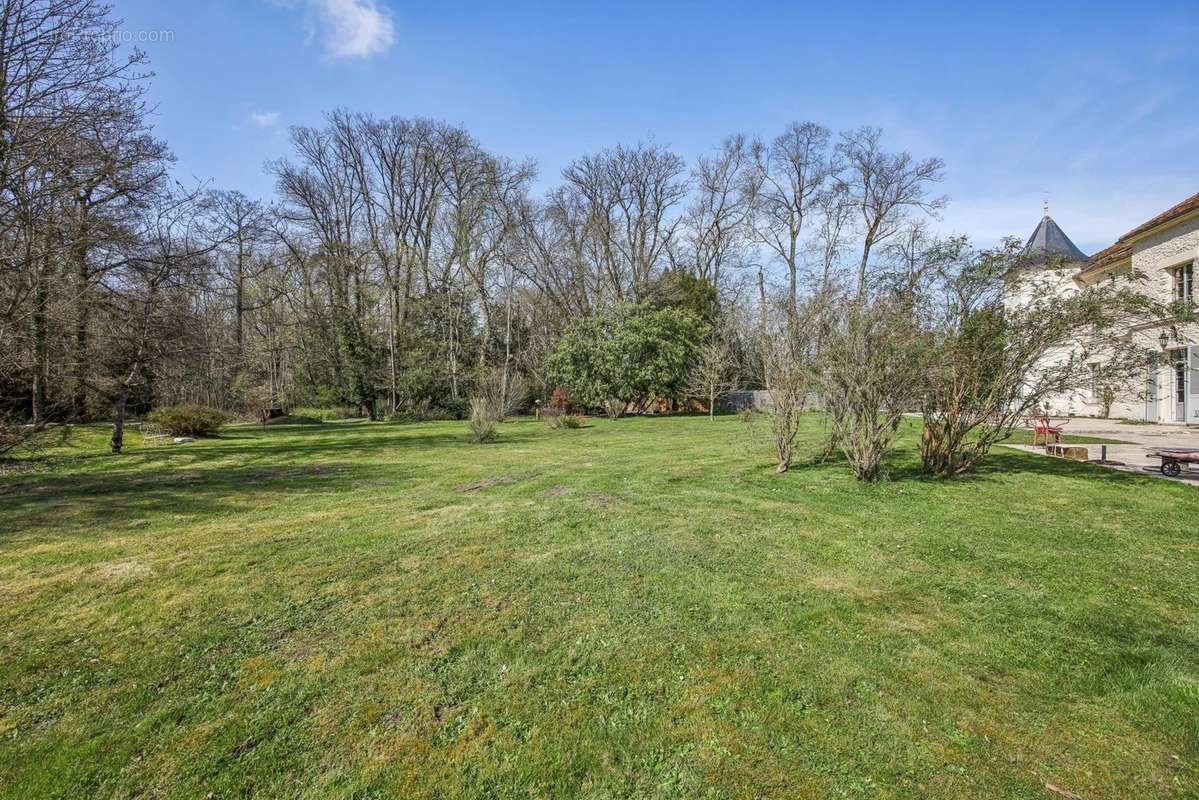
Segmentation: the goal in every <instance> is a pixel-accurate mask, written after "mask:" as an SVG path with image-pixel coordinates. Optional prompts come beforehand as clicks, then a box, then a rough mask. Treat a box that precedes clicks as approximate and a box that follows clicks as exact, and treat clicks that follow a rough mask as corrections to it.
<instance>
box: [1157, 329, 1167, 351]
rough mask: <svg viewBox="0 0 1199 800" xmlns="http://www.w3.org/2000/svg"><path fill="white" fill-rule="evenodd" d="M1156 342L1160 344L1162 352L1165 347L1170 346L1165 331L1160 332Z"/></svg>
mask: <svg viewBox="0 0 1199 800" xmlns="http://www.w3.org/2000/svg"><path fill="white" fill-rule="evenodd" d="M1157 340H1158V341H1159V342H1161V345H1162V349H1163V350H1165V349H1166V345H1168V344H1170V337H1169V336H1168V335H1166V332H1165V331H1162V335H1161V336H1159V337H1157Z"/></svg>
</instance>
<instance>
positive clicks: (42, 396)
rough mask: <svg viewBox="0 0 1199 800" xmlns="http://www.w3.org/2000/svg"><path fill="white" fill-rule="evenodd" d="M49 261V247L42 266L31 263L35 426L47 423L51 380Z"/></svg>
mask: <svg viewBox="0 0 1199 800" xmlns="http://www.w3.org/2000/svg"><path fill="white" fill-rule="evenodd" d="M49 260H50V251H49V247H47V248H46V252H45V253H44V256H43V261H42V262H41V264H40V266H39V265H38V262H37V260H33V261H32V262H31V266H33V269H34V270H35V277H34V285H33V314H32V316H31V318H30V322H31V324H32V326H33V393H32V397H31V406H32V411H33V424H34V425H35V426H38V425H44V424H45V422H46V384H47V383H48V382H49V380H50V349H49V333H48V331H47V329H46V328H47V316H46V307H47V305H48V291H47V288H46V280H47V275H46V272H47V270H48V269H49V264H48V263H47V262H49Z"/></svg>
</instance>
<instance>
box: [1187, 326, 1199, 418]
mask: <svg viewBox="0 0 1199 800" xmlns="http://www.w3.org/2000/svg"><path fill="white" fill-rule="evenodd" d="M1186 421H1187V423H1189V424H1191V425H1197V424H1199V345H1191V346H1190V347H1188V348H1187V396H1186Z"/></svg>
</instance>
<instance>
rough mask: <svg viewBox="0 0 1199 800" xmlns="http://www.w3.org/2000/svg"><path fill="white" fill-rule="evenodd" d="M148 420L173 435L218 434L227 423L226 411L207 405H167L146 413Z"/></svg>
mask: <svg viewBox="0 0 1199 800" xmlns="http://www.w3.org/2000/svg"><path fill="white" fill-rule="evenodd" d="M146 421H147V422H149V423H150V424H152V425H157V426H158V427H159V428H162V429H163V430H164V431H166V432H167V433H169V434H170V435H171V436H216V435H217V432H219V431H220V429H221V426H222V425H224V424H225V421H226V420H225V412H223V411H221V410H220V409H216V408H207V407H205V406H166V407H164V408H156V409H154V410H153V411H151V412H150V413H149V414H147V415H146Z"/></svg>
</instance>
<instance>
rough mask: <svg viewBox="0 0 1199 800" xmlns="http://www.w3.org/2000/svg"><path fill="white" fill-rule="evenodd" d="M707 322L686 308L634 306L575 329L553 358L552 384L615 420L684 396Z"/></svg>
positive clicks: (621, 307)
mask: <svg viewBox="0 0 1199 800" xmlns="http://www.w3.org/2000/svg"><path fill="white" fill-rule="evenodd" d="M706 327H707V326H705V325H704V323H703V322H701V321H700V319H699V318H698V317H697V316H696V315H695V314H694V313H693V312H691V311H689V310H687V309H682V308H661V309H653V308H650V307H648V306H638V305H633V304H631V303H620V304H617V305H616V306H614V307H613V308H611V309H609V310H606V311H600V312H596V313H594V314H591V315H589V316H587V317H583V318H582V319H579V320H577V321H575V322H574V323H572V324H571V325H570V327H568V328H567V330H566V333H565V334H564V335H563V336H562V339H561V340H560V341H559V342H558V345H557V347H555V349H554V352H553V353H552V354H551V355H550V358H549V363H548V367H549V372H550V376H551V379H552V380H553V381H555V382H557V383H559V384H561V385H562V386H564V387H565V388H566V390H567V392H568V393H569V394H570V397H571V398H573V399H574V400H575V401H576V402H578V403H579V404H581V405H584V406H587V407H589V408H602V409H603V410H604V411H605V412H607V414H608V415H609V416H612V417H617V416H620V415H621V414H624V413H626V412H628V411H636V410H639V409H641V408H643V407H644V406H645V405H646V404H647V403H649V402H650V401H652V400H655V399H657V398H664V399H667V400H677V399H679V398H681V397H682V396H684V395H685V393H686V383H687V376H688V373H689V371H690V370H691V366H692V363H693V361H694V359H695V353H696V348H697V347H698V345H699V343H700V342H701V341H702V340H703V337H704V335H705V333H706Z"/></svg>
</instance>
